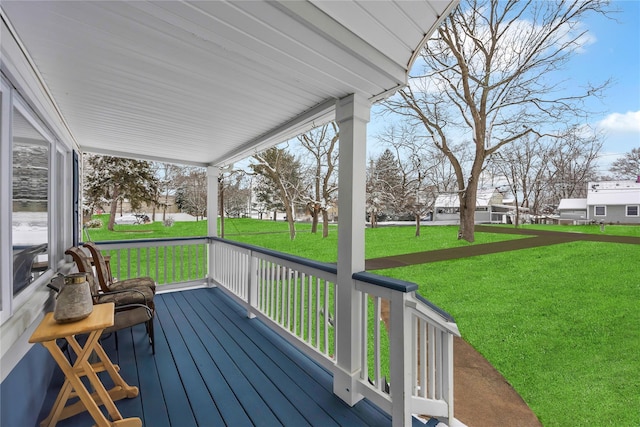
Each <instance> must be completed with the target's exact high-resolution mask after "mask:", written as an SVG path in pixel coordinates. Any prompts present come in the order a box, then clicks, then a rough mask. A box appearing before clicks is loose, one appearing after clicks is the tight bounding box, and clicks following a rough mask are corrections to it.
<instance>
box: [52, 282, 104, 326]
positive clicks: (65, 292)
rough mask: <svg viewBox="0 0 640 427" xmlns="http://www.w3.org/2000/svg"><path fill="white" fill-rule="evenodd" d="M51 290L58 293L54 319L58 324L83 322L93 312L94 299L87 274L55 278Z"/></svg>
mask: <svg viewBox="0 0 640 427" xmlns="http://www.w3.org/2000/svg"><path fill="white" fill-rule="evenodd" d="M47 286H49V288H51V289H53V290H55V291H57V292H58V295H57V296H56V308H55V309H54V311H53V318H54V319H55V321H56V322H58V323H68V322H75V321H78V320H82V319H84V318H85V317H88V316H89V315H90V314H91V312H92V311H93V298H91V289H90V288H89V282H87V275H86V273H73V274H69V275H67V276H64V275H59V276H58V277H56V278H54V279H53V280H52V281H51V283H50V284H49V285H47Z"/></svg>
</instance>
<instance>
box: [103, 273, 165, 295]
mask: <svg viewBox="0 0 640 427" xmlns="http://www.w3.org/2000/svg"><path fill="white" fill-rule="evenodd" d="M139 287H147V288H149V289H151V292H153V293H154V294H155V293H156V282H154V280H153V279H152V278H151V277H132V278H130V279H124V280H118V281H117V282H113V283H111V286H109V289H110V290H112V291H117V290H122V289H129V288H139Z"/></svg>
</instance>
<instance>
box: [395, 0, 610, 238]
mask: <svg viewBox="0 0 640 427" xmlns="http://www.w3.org/2000/svg"><path fill="white" fill-rule="evenodd" d="M607 4H608V2H607V1H604V0H602V1H600V0H574V1H569V2H567V1H560V2H557V1H534V0H530V1H520V0H463V1H462V3H461V4H460V5H459V6H458V7H457V8H456V9H455V10H454V11H453V13H451V14H450V15H449V16H448V17H447V18H446V19H445V20H444V22H443V23H442V25H441V26H440V27H439V28H438V31H437V33H436V34H435V37H434V38H433V39H432V40H430V41H429V42H428V43H427V44H426V46H425V48H424V49H423V51H422V52H421V54H420V58H419V63H420V64H421V65H422V70H421V71H422V73H421V74H419V75H416V76H414V77H412V78H411V79H410V83H409V86H407V87H406V88H404V89H403V90H401V91H400V92H399V93H398V94H397V95H396V96H395V97H392V98H390V99H388V100H387V101H386V102H385V105H386V106H387V107H388V109H389V110H390V111H392V112H395V113H398V114H401V115H403V116H405V117H406V118H408V119H409V120H411V121H412V122H414V123H419V124H421V125H422V126H424V129H425V130H426V132H427V133H428V134H429V135H430V136H431V137H432V138H433V142H434V144H435V146H436V147H437V148H438V149H439V150H441V151H442V153H444V154H445V155H446V157H447V158H448V159H449V161H450V162H451V164H452V165H453V168H454V170H455V173H456V180H457V187H458V195H459V199H460V231H459V233H458V236H459V238H462V239H465V240H467V241H469V242H472V241H473V240H474V211H475V206H476V195H477V190H478V180H479V177H480V174H481V173H482V171H483V169H484V167H485V166H486V163H485V162H486V160H487V158H488V157H489V156H491V155H492V154H494V153H496V152H497V151H498V150H500V149H501V148H502V147H504V146H506V145H507V144H509V143H512V142H514V141H518V140H521V139H522V138H523V137H525V136H526V135H528V134H539V135H541V134H545V133H554V129H555V126H556V125H557V124H558V123H561V122H564V123H571V122H577V121H582V120H584V116H585V112H584V111H583V107H584V104H583V101H584V100H585V99H586V98H588V97H592V96H595V95H597V94H598V93H599V92H600V91H601V90H602V89H603V88H604V87H605V86H606V84H607V83H606V82H605V83H604V84H600V85H597V86H593V85H591V84H588V83H585V86H584V87H582V88H581V87H580V85H578V84H576V82H575V81H572V89H573V90H566V88H565V87H563V83H566V81H567V80H568V79H566V78H565V79H564V81H563V80H562V79H561V80H558V79H557V78H555V79H554V78H552V74H553V73H554V72H556V71H559V70H561V69H562V67H563V65H564V64H565V63H566V62H567V61H569V60H570V58H571V56H572V55H574V54H575V53H576V52H577V51H578V50H579V49H581V48H582V47H583V46H584V44H585V40H586V35H587V34H586V30H585V29H584V28H583V27H581V26H580V20H581V19H583V18H584V17H586V16H587V15H589V14H592V13H601V14H604V13H606V6H607ZM415 69H417V68H415ZM454 141H466V146H467V147H470V149H471V151H472V152H473V153H474V157H473V160H472V161H471V162H470V163H469V164H466V163H465V162H464V161H463V160H462V159H461V156H460V154H459V152H458V151H457V150H456V149H455V147H454V144H453V142H454Z"/></svg>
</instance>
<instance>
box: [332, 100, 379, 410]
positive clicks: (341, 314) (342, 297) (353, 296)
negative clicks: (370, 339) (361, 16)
mask: <svg viewBox="0 0 640 427" xmlns="http://www.w3.org/2000/svg"><path fill="white" fill-rule="evenodd" d="M370 112H371V105H370V104H369V101H368V100H367V99H366V98H364V97H362V96H360V95H357V94H352V95H349V96H347V97H345V98H342V99H340V100H338V102H337V103H336V122H337V123H338V126H339V128H340V169H339V175H338V178H339V179H338V183H339V198H338V212H339V220H338V286H337V290H336V294H337V296H336V318H337V325H339V327H338V328H337V330H336V341H337V350H336V361H337V362H336V364H337V367H338V368H339V370H338V372H336V375H334V384H333V389H334V393H335V394H336V395H337V396H338V397H340V398H341V399H342V400H344V401H345V402H346V403H348V404H349V405H354V404H356V403H357V402H358V401H359V400H361V399H362V396H361V395H360V394H359V393H357V377H358V375H359V372H360V369H361V363H362V362H361V359H362V357H361V355H362V350H361V348H360V342H361V330H360V323H359V322H360V318H361V311H362V310H361V299H362V293H361V292H359V291H356V289H355V282H354V280H353V279H352V275H353V273H356V272H359V271H363V270H364V228H365V183H366V148H367V147H366V145H367V144H366V141H367V138H366V137H367V123H368V122H369V117H370Z"/></svg>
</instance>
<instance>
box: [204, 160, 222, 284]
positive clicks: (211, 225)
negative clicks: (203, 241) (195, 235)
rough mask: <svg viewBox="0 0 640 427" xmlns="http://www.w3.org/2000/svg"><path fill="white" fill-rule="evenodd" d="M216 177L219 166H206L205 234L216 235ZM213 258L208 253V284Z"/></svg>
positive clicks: (213, 263)
mask: <svg viewBox="0 0 640 427" xmlns="http://www.w3.org/2000/svg"><path fill="white" fill-rule="evenodd" d="M218 177H220V168H219V167H217V166H209V167H207V236H209V237H218V209H219V206H218ZM212 250H213V245H211V244H210V245H209V252H211V251H212ZM215 258H216V257H214V256H213V255H212V254H211V253H209V274H208V276H207V278H208V282H209V286H212V284H213V272H214V271H216V270H215V268H216V265H215Z"/></svg>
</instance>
